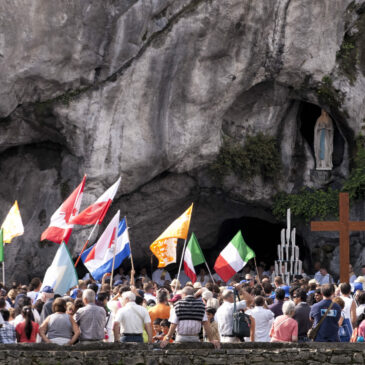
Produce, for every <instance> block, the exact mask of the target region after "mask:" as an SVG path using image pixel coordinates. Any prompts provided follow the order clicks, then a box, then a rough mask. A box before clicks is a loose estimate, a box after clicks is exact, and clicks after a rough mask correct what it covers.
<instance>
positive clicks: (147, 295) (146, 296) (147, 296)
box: [143, 293, 157, 303]
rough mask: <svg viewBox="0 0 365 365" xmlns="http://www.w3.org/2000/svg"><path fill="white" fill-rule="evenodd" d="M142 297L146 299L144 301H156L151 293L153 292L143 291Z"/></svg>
mask: <svg viewBox="0 0 365 365" xmlns="http://www.w3.org/2000/svg"><path fill="white" fill-rule="evenodd" d="M143 298H144V299H146V302H147V303H148V301H149V300H151V299H152V300H153V301H154V302H155V303H157V299H156V297H155V296H154V295H153V294H150V293H144V296H143Z"/></svg>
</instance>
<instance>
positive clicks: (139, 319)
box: [114, 302, 151, 334]
mask: <svg viewBox="0 0 365 365" xmlns="http://www.w3.org/2000/svg"><path fill="white" fill-rule="evenodd" d="M114 321H115V322H119V323H120V334H123V333H133V334H142V333H143V329H144V325H145V324H147V323H151V318H150V315H149V314H148V311H147V309H146V308H144V307H142V306H141V305H138V304H136V303H135V302H128V303H127V304H126V305H125V306H124V307H123V308H120V309H119V310H118V312H117V315H116V316H115V320H114Z"/></svg>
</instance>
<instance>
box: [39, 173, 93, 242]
mask: <svg viewBox="0 0 365 365" xmlns="http://www.w3.org/2000/svg"><path fill="white" fill-rule="evenodd" d="M85 180H86V175H85V176H84V178H83V179H82V181H81V183H80V185H79V186H78V187H77V188H76V189H75V190H74V191H73V193H72V194H71V195H70V196H69V197H68V198H67V199H66V200H65V201H64V202H63V203H62V205H61V206H60V207H59V208H58V209H57V210H56V211H55V212H54V213H53V215H52V217H51V222H50V224H49V227H48V228H47V229H46V230H45V231H44V232H43V233H42V236H41V241H43V240H49V241H52V242H55V243H62V241H64V242H65V243H68V240H69V238H70V236H71V232H72V228H73V224H69V221H70V220H71V219H72V218H73V217H75V216H77V215H78V214H79V210H80V206H81V200H82V195H83V192H84V186H85Z"/></svg>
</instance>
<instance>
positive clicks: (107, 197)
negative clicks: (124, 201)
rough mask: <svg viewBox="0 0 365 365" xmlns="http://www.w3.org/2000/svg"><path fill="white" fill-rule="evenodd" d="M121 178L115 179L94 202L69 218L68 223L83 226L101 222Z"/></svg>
mask: <svg viewBox="0 0 365 365" xmlns="http://www.w3.org/2000/svg"><path fill="white" fill-rule="evenodd" d="M120 180H121V178H119V179H118V180H117V182H116V183H114V185H112V186H111V187H110V188H109V189H108V190H107V191H106V192H105V193H104V194H103V195H102V196H101V197H100V198H99V199H98V200H97V201H96V202H95V203H94V204H91V205H90V206H89V207H87V208H86V209H85V210H83V211H82V212H81V213H80V214H79V215H78V216H76V217H75V218H73V219H71V221H70V223H72V224H80V225H82V226H85V225H87V224H95V223H99V224H100V223H101V222H102V221H103V219H104V217H105V214H106V212H107V211H108V209H109V207H110V204H111V203H112V201H113V199H114V196H115V194H116V193H117V191H118V187H119V184H120Z"/></svg>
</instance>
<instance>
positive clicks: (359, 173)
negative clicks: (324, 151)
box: [343, 136, 365, 200]
mask: <svg viewBox="0 0 365 365" xmlns="http://www.w3.org/2000/svg"><path fill="white" fill-rule="evenodd" d="M364 146H365V137H364V136H359V137H358V138H357V141H356V149H357V152H356V155H355V158H354V167H353V169H352V170H351V173H350V176H349V177H348V178H347V180H346V181H345V183H344V185H343V191H346V192H348V193H349V195H350V199H353V200H356V199H363V198H365V147H364Z"/></svg>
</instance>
